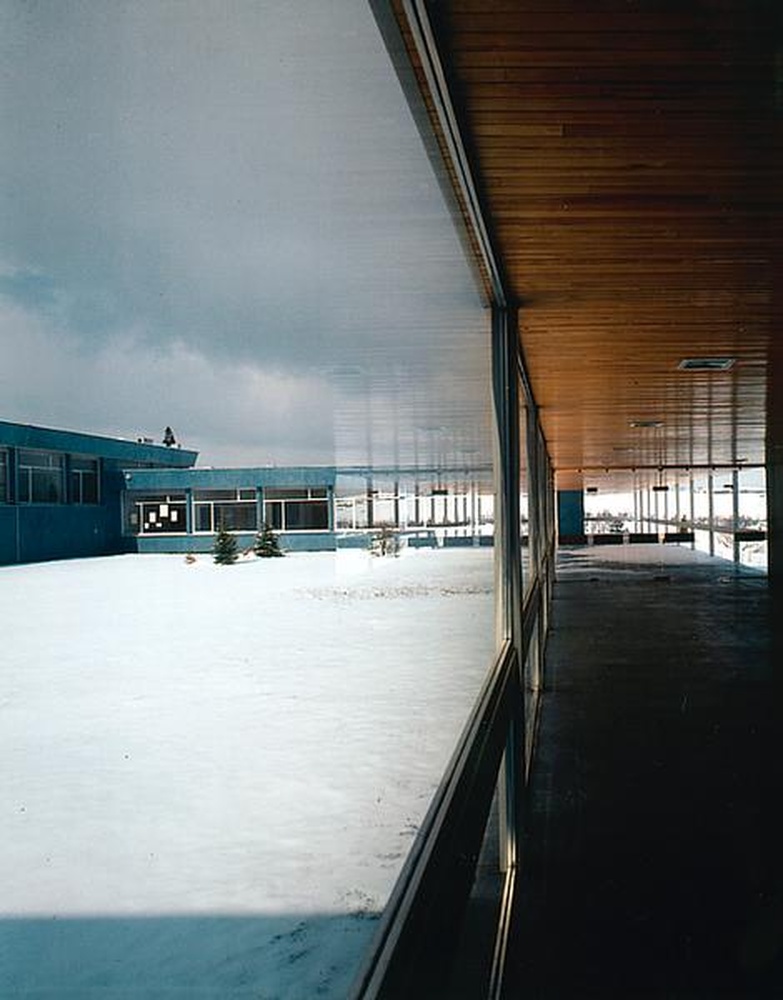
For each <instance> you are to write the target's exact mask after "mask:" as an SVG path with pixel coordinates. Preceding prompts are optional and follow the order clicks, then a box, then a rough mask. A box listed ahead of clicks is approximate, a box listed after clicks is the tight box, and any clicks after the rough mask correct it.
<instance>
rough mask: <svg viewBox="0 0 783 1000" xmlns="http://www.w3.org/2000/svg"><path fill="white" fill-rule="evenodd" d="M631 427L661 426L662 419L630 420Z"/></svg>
mask: <svg viewBox="0 0 783 1000" xmlns="http://www.w3.org/2000/svg"><path fill="white" fill-rule="evenodd" d="M631 427H663V421H662V420H632V421H631Z"/></svg>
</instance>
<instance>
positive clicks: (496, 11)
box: [428, 0, 783, 485]
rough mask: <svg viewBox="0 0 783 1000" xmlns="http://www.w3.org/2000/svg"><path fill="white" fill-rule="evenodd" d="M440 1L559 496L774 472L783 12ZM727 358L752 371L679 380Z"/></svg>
mask: <svg viewBox="0 0 783 1000" xmlns="http://www.w3.org/2000/svg"><path fill="white" fill-rule="evenodd" d="M428 9H429V11H430V17H431V19H432V22H433V25H434V28H435V32H436V37H437V41H438V47H439V50H440V53H441V57H442V59H443V61H444V64H445V67H446V70H447V73H448V77H449V84H450V88H451V92H452V97H453V99H454V101H455V104H456V108H457V112H458V115H459V118H460V121H461V127H462V131H463V136H464V138H465V139H466V141H467V143H468V147H469V151H470V156H471V159H472V162H473V166H474V169H475V172H476V175H477V179H478V184H479V187H480V191H481V196H482V199H483V202H484V206H485V211H486V215H487V218H488V219H489V221H490V225H491V229H492V233H493V238H494V241H495V244H496V248H497V250H498V252H499V255H500V257H501V258H502V261H503V263H504V267H505V270H506V273H507V277H508V281H509V285H510V288H511V290H512V292H513V294H514V296H515V297H516V299H517V301H518V302H519V303H520V304H521V307H522V308H521V311H520V337H521V340H522V345H523V350H524V353H525V357H526V361H527V365H528V368H529V372H530V376H531V381H532V385H533V389H534V392H535V395H536V398H537V401H538V403H539V406H540V408H541V416H542V422H543V426H544V430H545V434H546V437H547V441H548V444H549V448H550V452H551V455H552V458H553V461H554V463H555V466H556V468H557V470H558V473H559V482H560V484H561V485H576V484H578V483H579V482H580V481H581V476H580V473H579V471H578V470H587V469H605V468H608V469H617V470H619V469H621V468H622V467H631V466H642V465H654V466H657V465H665V466H687V465H706V464H714V465H721V464H726V465H732V464H735V463H738V462H741V461H743V460H744V461H746V462H747V463H758V462H763V457H764V434H765V413H766V403H767V391H768V377H769V371H770V365H769V358H770V350H771V346H772V344H773V342H774V337H775V334H776V321H778V320H779V319H780V316H779V315H778V316H776V308H775V305H774V299H773V296H774V293H775V286H776V279H779V277H780V269H781V240H782V238H783V237H782V234H781V230H782V229H783V227H782V226H781V221H782V220H781V209H782V208H783V197H782V191H783V189H782V188H781V168H782V167H783V132H782V130H781V122H783V41H782V35H781V5H780V4H779V3H778V2H766V0H703V2H696V0H676V2H665V0H664V2H655V3H653V2H642V0H599V2H594V3H590V4H585V3H584V2H582V0H444V2H432V3H430V4H429V5H428ZM778 303H779V300H778ZM781 335H782V334H781V332H780V330H777V336H779V337H780V336H781ZM715 356H718V357H724V356H725V357H731V358H735V359H736V361H735V363H734V365H733V367H732V368H731V369H730V370H728V371H725V372H713V373H696V372H685V371H682V370H680V369H679V368H678V363H679V362H680V361H681V359H683V358H688V357H715ZM777 392H778V393H779V394H783V386H777ZM638 421H646V422H652V421H654V422H660V424H661V426H659V427H644V428H640V427H634V426H632V424H633V423H634V422H638Z"/></svg>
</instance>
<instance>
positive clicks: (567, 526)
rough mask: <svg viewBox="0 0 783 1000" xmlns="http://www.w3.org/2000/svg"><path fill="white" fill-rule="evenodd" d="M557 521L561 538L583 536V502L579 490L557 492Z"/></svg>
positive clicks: (582, 496) (582, 495)
mask: <svg viewBox="0 0 783 1000" xmlns="http://www.w3.org/2000/svg"><path fill="white" fill-rule="evenodd" d="M557 521H558V529H559V533H560V537H561V538H569V537H571V538H573V537H576V536H579V535H582V534H584V530H585V501H584V494H583V493H582V491H581V490H558V491H557Z"/></svg>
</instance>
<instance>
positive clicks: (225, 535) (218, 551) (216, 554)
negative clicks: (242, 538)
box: [212, 524, 239, 566]
mask: <svg viewBox="0 0 783 1000" xmlns="http://www.w3.org/2000/svg"><path fill="white" fill-rule="evenodd" d="M212 557H213V559H214V561H215V562H216V563H217V564H218V565H220V566H231V564H232V563H235V562H236V561H237V559H238V557H239V553H238V552H237V540H236V538H234V536H233V535H232V534H231V532H230V531H226V529H225V528H224V527H223V525H222V524H221V526H220V528H219V529H218V533H217V534H216V535H215V544H214V546H213V548H212Z"/></svg>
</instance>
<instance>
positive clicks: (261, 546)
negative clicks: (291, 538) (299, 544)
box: [253, 522, 283, 559]
mask: <svg viewBox="0 0 783 1000" xmlns="http://www.w3.org/2000/svg"><path fill="white" fill-rule="evenodd" d="M253 551H254V552H255V554H256V555H257V556H260V557H261V558H262V559H269V558H270V557H274V556H282V554H283V553H282V552H281V551H280V546H279V545H278V543H277V535H276V534H275V533H274V531H272V529H271V528H270V526H269V525H268V524H266V522H264V526H263V528H261V530H260V531H259V532H258V534H257V535H256V539H255V541H254V542H253Z"/></svg>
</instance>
